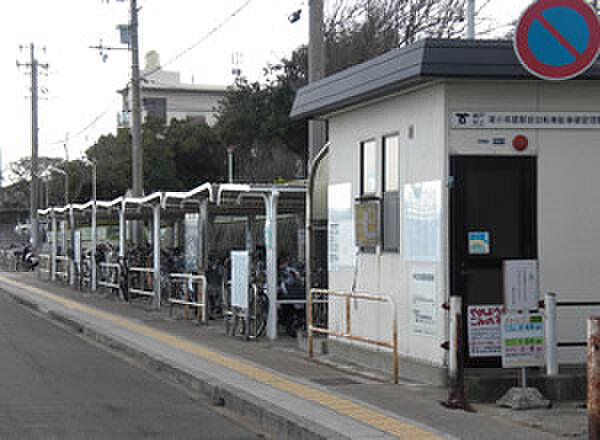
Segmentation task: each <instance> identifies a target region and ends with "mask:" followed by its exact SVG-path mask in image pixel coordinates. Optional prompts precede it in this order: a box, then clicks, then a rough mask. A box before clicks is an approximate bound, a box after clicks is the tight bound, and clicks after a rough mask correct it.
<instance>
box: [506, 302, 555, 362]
mask: <svg viewBox="0 0 600 440" xmlns="http://www.w3.org/2000/svg"><path fill="white" fill-rule="evenodd" d="M544 344H545V337H544V318H543V315H542V314H540V313H511V312H509V313H505V314H504V315H502V368H526V367H540V366H543V365H544V362H545V357H544Z"/></svg>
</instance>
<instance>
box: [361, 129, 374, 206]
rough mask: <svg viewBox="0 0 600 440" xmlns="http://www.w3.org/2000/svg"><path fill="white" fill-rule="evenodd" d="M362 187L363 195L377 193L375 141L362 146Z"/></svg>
mask: <svg viewBox="0 0 600 440" xmlns="http://www.w3.org/2000/svg"><path fill="white" fill-rule="evenodd" d="M362 160H363V163H362V180H363V181H362V187H363V193H365V194H374V193H375V192H377V144H376V143H375V141H368V142H363V144H362Z"/></svg>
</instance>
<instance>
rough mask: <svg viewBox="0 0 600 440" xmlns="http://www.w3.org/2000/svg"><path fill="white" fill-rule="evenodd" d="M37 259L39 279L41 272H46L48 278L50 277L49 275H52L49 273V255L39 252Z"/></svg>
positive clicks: (50, 263)
mask: <svg viewBox="0 0 600 440" xmlns="http://www.w3.org/2000/svg"><path fill="white" fill-rule="evenodd" d="M38 261H39V264H38V275H39V278H40V279H41V278H42V274H46V276H47V277H48V279H50V277H51V276H52V275H51V272H52V269H51V267H50V266H51V265H52V262H51V258H50V255H48V254H40V255H38Z"/></svg>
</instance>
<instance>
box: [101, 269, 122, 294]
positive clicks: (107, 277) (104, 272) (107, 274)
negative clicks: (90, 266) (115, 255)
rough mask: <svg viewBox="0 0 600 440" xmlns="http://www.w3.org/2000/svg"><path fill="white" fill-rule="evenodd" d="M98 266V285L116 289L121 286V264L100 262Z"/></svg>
mask: <svg viewBox="0 0 600 440" xmlns="http://www.w3.org/2000/svg"><path fill="white" fill-rule="evenodd" d="M98 266H99V268H100V270H99V271H98V286H99V287H105V288H107V289H114V290H117V291H118V290H119V289H120V288H121V286H120V285H119V280H120V279H121V266H120V265H118V264H117V263H100V264H99V265H98Z"/></svg>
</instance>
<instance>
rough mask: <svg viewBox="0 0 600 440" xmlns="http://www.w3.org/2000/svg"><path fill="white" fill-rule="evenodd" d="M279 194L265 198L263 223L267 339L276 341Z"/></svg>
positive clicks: (274, 192)
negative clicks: (265, 261) (267, 301)
mask: <svg viewBox="0 0 600 440" xmlns="http://www.w3.org/2000/svg"><path fill="white" fill-rule="evenodd" d="M278 199H279V193H278V192H277V191H273V192H272V193H270V194H268V195H267V196H265V204H266V211H267V218H266V221H265V248H266V252H267V293H268V297H269V316H268V319H267V338H269V339H270V340H275V339H277V202H278Z"/></svg>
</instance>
